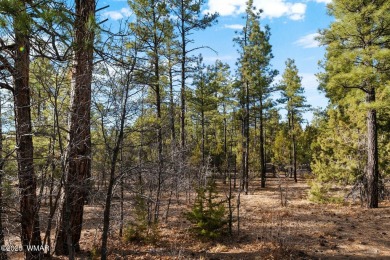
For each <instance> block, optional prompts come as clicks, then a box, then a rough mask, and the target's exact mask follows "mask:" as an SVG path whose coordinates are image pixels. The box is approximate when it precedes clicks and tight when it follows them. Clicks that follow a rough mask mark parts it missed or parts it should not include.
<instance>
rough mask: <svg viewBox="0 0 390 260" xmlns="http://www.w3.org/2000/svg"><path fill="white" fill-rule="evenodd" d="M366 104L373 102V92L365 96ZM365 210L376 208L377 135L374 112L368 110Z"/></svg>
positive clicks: (377, 174)
mask: <svg viewBox="0 0 390 260" xmlns="http://www.w3.org/2000/svg"><path fill="white" fill-rule="evenodd" d="M366 102H367V103H373V102H375V90H371V91H370V92H369V93H367V95H366ZM366 169H367V172H366V178H367V208H377V207H378V196H379V195H378V181H379V171H378V135H377V122H376V110H375V109H373V108H369V109H368V112H367V167H366Z"/></svg>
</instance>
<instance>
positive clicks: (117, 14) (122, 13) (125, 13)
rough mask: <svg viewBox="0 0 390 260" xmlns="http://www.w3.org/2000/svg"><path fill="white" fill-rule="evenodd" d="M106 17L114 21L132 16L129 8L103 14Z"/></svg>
mask: <svg viewBox="0 0 390 260" xmlns="http://www.w3.org/2000/svg"><path fill="white" fill-rule="evenodd" d="M103 15H104V16H106V17H108V18H111V19H112V20H120V19H123V18H124V17H129V16H130V15H131V12H130V9H129V8H125V7H124V8H122V9H121V10H119V11H107V12H104V13H103Z"/></svg>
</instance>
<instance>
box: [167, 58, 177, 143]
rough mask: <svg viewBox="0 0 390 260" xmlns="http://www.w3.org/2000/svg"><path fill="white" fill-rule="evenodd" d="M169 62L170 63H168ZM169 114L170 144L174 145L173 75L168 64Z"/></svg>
mask: <svg viewBox="0 0 390 260" xmlns="http://www.w3.org/2000/svg"><path fill="white" fill-rule="evenodd" d="M169 62H171V61H169ZM168 73H169V112H170V124H171V125H170V127H171V138H172V143H173V144H175V145H176V131H175V104H174V103H173V74H172V65H171V64H169V72H168Z"/></svg>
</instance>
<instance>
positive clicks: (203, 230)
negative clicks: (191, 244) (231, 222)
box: [185, 181, 228, 239]
mask: <svg viewBox="0 0 390 260" xmlns="http://www.w3.org/2000/svg"><path fill="white" fill-rule="evenodd" d="M196 193H197V195H196V199H195V203H194V205H193V206H192V209H191V210H190V211H189V212H187V213H186V214H185V215H186V217H187V219H188V220H189V221H190V222H191V223H193V224H194V226H193V228H192V229H193V231H194V232H195V234H197V235H199V236H201V237H204V238H209V239H213V238H218V237H219V236H220V235H221V234H222V233H223V232H225V231H226V226H227V223H228V221H227V218H226V210H225V207H224V205H223V201H217V191H216V185H215V182H214V181H212V182H209V183H208V184H207V185H206V187H201V188H198V189H197V190H196Z"/></svg>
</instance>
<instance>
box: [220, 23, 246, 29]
mask: <svg viewBox="0 0 390 260" xmlns="http://www.w3.org/2000/svg"><path fill="white" fill-rule="evenodd" d="M223 27H224V28H228V29H233V30H241V29H242V28H244V25H242V24H225V25H224V26H223Z"/></svg>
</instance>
